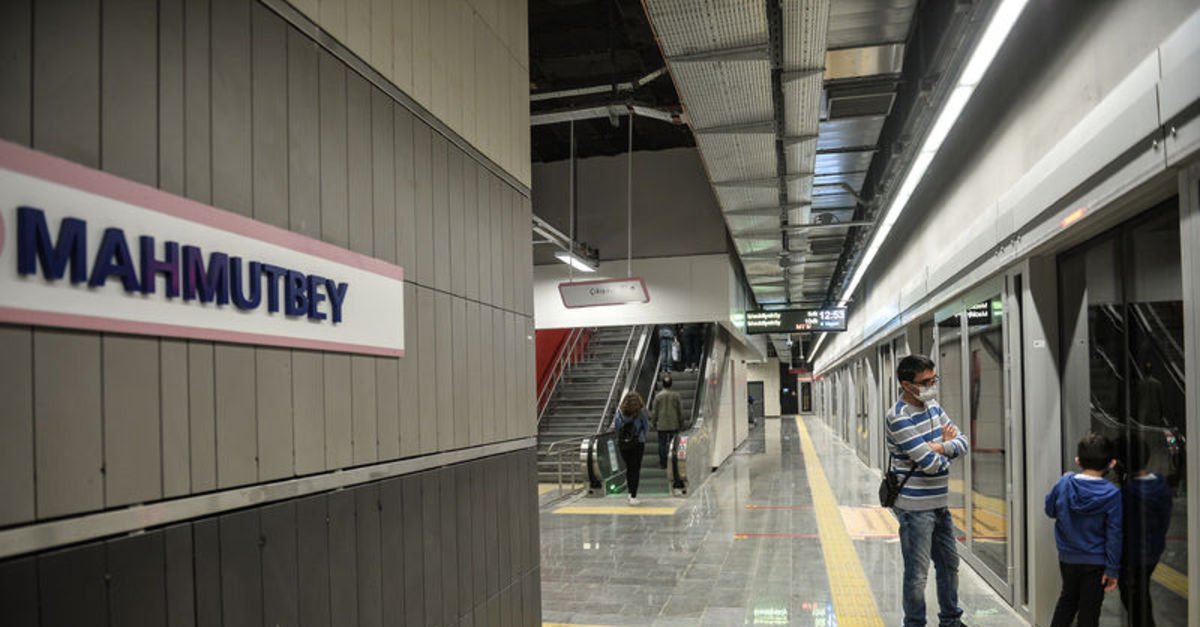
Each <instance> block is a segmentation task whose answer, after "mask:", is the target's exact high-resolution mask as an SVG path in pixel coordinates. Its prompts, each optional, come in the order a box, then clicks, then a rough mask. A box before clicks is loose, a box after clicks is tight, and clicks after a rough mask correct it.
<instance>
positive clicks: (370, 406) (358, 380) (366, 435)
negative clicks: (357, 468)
mask: <svg viewBox="0 0 1200 627" xmlns="http://www.w3.org/2000/svg"><path fill="white" fill-rule="evenodd" d="M350 370H351V372H350V384H351V397H350V405H351V407H350V409H351V413H352V420H353V425H352V428H353V436H354V440H353V448H354V463H355V465H358V464H368V463H371V462H373V461H376V460H377V459H379V412H378V407H377V405H376V403H377V399H376V397H375V358H374V357H368V356H364V355H354V356H353V357H351V358H350Z"/></svg>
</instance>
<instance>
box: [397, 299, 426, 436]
mask: <svg viewBox="0 0 1200 627" xmlns="http://www.w3.org/2000/svg"><path fill="white" fill-rule="evenodd" d="M419 291H420V290H419V288H417V287H416V286H415V285H413V284H412V283H405V284H404V326H405V329H404V350H405V356H404V358H403V359H401V360H400V455H401V456H403V457H408V456H410V455H416V454H417V453H418V452H420V450H421V446H420V428H421V409H422V406H421V400H420V395H421V390H420V385H419V384H420V374H421V368H420V367H419V366H420V365H421V364H422V363H423V362H422V358H421V353H420V348H421V346H422V341H421V334H420V329H421V327H420V326H419V325H418V320H417V310H418V307H417V294H418V292H419Z"/></svg>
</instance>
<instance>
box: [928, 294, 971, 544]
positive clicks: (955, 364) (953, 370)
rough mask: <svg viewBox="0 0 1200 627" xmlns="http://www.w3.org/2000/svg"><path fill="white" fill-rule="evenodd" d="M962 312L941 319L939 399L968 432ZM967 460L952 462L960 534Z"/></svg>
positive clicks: (954, 512) (952, 504)
mask: <svg viewBox="0 0 1200 627" xmlns="http://www.w3.org/2000/svg"><path fill="white" fill-rule="evenodd" d="M961 323H962V315H961V314H958V315H954V316H952V317H950V318H947V319H945V320H943V321H941V322H939V323H938V356H937V360H936V361H937V374H938V377H940V378H941V382H940V383H939V384H938V402H939V403H941V405H942V409H944V410H945V411H946V413H947V414H948V415H949V416H950V420H952V421H954V424H956V425H958V427H959V429H961V430H962V431H963V432H964V433H967V434H968V436H967V437H970V433H969V431H968V428H969V427H968V425H969V420H968V419H967V417H966V411H965V403H964V402H963V401H964V398H963V387H964V383H965V379H964V377H963V349H962V329H961V328H960V327H961ZM966 468H967V467H966V464H965V463H953V464H950V514H951V515H952V516H953V517H954V525H955V527H956V528H957V529H958V535H960V536H963V535H965V534H966V529H967V510H966V502H967V499H966V494H965V479H966V472H967V470H966Z"/></svg>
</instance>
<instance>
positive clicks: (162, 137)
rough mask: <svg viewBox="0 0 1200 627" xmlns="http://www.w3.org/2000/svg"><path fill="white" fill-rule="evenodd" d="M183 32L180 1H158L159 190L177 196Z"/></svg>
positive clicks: (181, 174) (179, 191)
mask: <svg viewBox="0 0 1200 627" xmlns="http://www.w3.org/2000/svg"><path fill="white" fill-rule="evenodd" d="M183 32H184V31H183V0H159V3H158V187H159V189H162V190H163V191H165V192H170V193H172V194H178V195H183V190H184V161H183V157H184V146H183V134H184V133H183V77H184V60H183ZM2 106H3V105H0V107H2Z"/></svg>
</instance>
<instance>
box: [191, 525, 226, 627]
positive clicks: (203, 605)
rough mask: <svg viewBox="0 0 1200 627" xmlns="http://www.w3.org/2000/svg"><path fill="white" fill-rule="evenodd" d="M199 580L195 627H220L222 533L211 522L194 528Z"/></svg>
mask: <svg viewBox="0 0 1200 627" xmlns="http://www.w3.org/2000/svg"><path fill="white" fill-rule="evenodd" d="M192 548H193V549H194V550H195V555H194V557H193V564H194V566H195V577H196V587H195V591H196V627H219V626H221V625H223V624H224V621H223V617H222V615H221V532H220V527H219V526H218V523H217V520H216V519H214V518H209V519H206V520H201V521H198V522H197V523H196V524H194V525H193V526H192Z"/></svg>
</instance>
